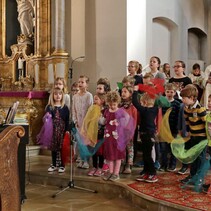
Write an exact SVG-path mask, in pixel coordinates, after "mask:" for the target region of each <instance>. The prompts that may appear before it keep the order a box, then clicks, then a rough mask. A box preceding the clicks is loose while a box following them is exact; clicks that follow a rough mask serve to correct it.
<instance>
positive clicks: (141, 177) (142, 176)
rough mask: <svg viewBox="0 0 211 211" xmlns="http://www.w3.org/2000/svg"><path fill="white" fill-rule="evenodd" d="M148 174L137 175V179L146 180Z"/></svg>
mask: <svg viewBox="0 0 211 211" xmlns="http://www.w3.org/2000/svg"><path fill="white" fill-rule="evenodd" d="M148 176H149V175H148V174H142V175H140V176H139V177H137V178H136V180H137V181H139V182H142V181H146V179H147V178H148Z"/></svg>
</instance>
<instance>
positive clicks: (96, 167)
mask: <svg viewBox="0 0 211 211" xmlns="http://www.w3.org/2000/svg"><path fill="white" fill-rule="evenodd" d="M105 97H106V95H105V94H99V93H97V94H96V95H95V96H94V105H95V106H99V107H100V109H101V117H102V115H103V114H104V111H105V110H104V107H103V105H104V103H105ZM90 109H91V107H90ZM98 120H99V122H98V133H97V134H98V140H101V139H103V135H104V125H102V124H101V121H100V118H99V119H98ZM92 161H93V168H92V169H91V170H90V171H89V172H88V176H97V177H100V176H101V175H102V174H103V165H104V156H103V147H100V149H99V150H98V151H97V152H96V153H95V154H94V155H93V156H92Z"/></svg>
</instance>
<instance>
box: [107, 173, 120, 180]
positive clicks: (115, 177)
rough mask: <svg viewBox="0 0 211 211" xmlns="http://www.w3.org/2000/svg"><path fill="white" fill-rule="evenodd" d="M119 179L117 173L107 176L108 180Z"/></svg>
mask: <svg viewBox="0 0 211 211" xmlns="http://www.w3.org/2000/svg"><path fill="white" fill-rule="evenodd" d="M119 179H120V177H119V175H116V174H112V175H111V177H110V178H109V180H111V181H116V180H119Z"/></svg>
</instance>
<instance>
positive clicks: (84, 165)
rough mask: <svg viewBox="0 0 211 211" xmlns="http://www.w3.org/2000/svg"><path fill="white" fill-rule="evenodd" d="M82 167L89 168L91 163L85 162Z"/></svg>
mask: <svg viewBox="0 0 211 211" xmlns="http://www.w3.org/2000/svg"><path fill="white" fill-rule="evenodd" d="M81 168H82V169H88V168H89V164H88V163H87V162H84V163H83V164H82V166H81Z"/></svg>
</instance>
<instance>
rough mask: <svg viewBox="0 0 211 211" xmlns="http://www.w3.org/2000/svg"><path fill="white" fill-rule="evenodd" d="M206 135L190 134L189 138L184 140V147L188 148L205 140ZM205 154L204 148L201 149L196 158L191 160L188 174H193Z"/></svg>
mask: <svg viewBox="0 0 211 211" xmlns="http://www.w3.org/2000/svg"><path fill="white" fill-rule="evenodd" d="M205 139H206V137H200V136H191V137H190V140H189V141H187V142H185V149H190V148H191V147H193V146H195V145H196V144H198V143H199V142H200V141H202V140H205ZM205 154H206V149H204V150H203V151H202V153H201V154H200V155H199V156H198V157H197V158H196V160H195V161H193V163H191V165H190V175H191V176H194V175H195V174H196V173H197V171H198V169H199V168H200V166H201V163H202V160H203V158H204V156H205Z"/></svg>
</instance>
